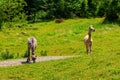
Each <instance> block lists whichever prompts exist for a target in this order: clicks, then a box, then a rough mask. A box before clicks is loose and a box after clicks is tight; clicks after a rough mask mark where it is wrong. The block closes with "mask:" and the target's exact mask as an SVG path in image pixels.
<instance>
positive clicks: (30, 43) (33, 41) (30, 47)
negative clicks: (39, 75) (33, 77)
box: [27, 37, 37, 62]
mask: <svg viewBox="0 0 120 80" xmlns="http://www.w3.org/2000/svg"><path fill="white" fill-rule="evenodd" d="M36 45H37V40H36V39H35V38H34V37H30V38H28V58H27V62H30V51H32V60H33V62H35V60H36V56H35V49H36Z"/></svg>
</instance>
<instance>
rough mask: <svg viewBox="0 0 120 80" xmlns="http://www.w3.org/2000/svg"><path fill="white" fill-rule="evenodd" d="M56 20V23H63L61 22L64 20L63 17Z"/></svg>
mask: <svg viewBox="0 0 120 80" xmlns="http://www.w3.org/2000/svg"><path fill="white" fill-rule="evenodd" d="M55 22H56V23H61V22H63V19H62V18H61V19H56V20H55Z"/></svg>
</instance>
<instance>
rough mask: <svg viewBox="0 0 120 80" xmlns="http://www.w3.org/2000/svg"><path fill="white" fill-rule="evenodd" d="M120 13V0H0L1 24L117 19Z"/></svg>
mask: <svg viewBox="0 0 120 80" xmlns="http://www.w3.org/2000/svg"><path fill="white" fill-rule="evenodd" d="M119 14H120V0H105V1H103V0H59V1H58V0H0V16H1V19H0V23H1V24H2V23H3V22H21V21H23V22H24V20H27V21H32V22H35V21H41V20H51V19H55V18H74V17H80V18H91V17H106V19H105V20H107V21H116V20H118V19H119V17H120V16H119Z"/></svg>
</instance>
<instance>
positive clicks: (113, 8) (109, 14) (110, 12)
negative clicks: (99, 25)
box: [106, 0, 120, 22]
mask: <svg viewBox="0 0 120 80" xmlns="http://www.w3.org/2000/svg"><path fill="white" fill-rule="evenodd" d="M119 4H120V0H112V1H111V2H110V4H109V5H108V9H107V10H106V20H107V21H110V22H111V21H116V20H117V19H118V18H119V14H118V13H120V7H119Z"/></svg>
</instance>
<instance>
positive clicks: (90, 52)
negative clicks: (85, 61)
mask: <svg viewBox="0 0 120 80" xmlns="http://www.w3.org/2000/svg"><path fill="white" fill-rule="evenodd" d="M91 52H92V44H90V53H91Z"/></svg>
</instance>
